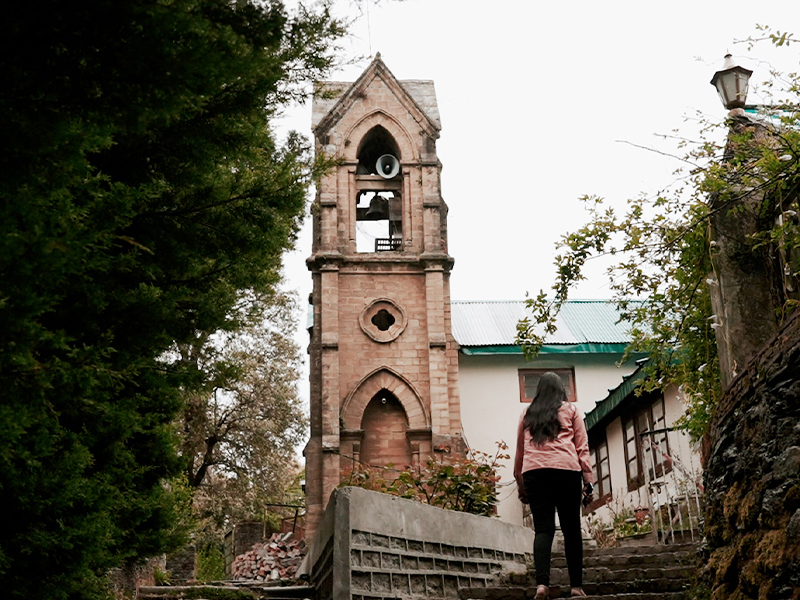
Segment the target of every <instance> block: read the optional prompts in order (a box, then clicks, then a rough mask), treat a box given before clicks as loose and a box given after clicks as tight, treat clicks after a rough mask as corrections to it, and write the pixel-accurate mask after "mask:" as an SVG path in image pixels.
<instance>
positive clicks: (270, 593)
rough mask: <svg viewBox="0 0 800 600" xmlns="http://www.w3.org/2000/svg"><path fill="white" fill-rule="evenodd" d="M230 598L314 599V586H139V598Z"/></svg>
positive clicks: (230, 584) (145, 599)
mask: <svg viewBox="0 0 800 600" xmlns="http://www.w3.org/2000/svg"><path fill="white" fill-rule="evenodd" d="M220 597H225V598H226V599H230V600H238V599H239V598H240V599H241V600H252V599H253V598H264V599H268V600H313V599H314V598H315V597H316V595H315V591H314V588H312V587H310V586H305V585H297V586H263V585H262V586H259V585H254V584H244V585H240V584H234V583H232V582H226V583H221V584H219V585H183V586H142V587H139V588H138V594H137V600H181V599H183V598H220Z"/></svg>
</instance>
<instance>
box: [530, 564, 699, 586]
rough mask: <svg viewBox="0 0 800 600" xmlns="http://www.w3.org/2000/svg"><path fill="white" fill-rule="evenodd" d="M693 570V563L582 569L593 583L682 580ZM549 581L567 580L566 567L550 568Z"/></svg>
mask: <svg viewBox="0 0 800 600" xmlns="http://www.w3.org/2000/svg"><path fill="white" fill-rule="evenodd" d="M694 572H695V567H694V565H687V566H683V565H680V566H669V565H667V566H658V567H645V568H632V569H609V568H607V567H589V568H584V569H583V579H584V581H591V582H594V583H609V582H613V581H620V582H622V581H637V580H643V579H677V580H684V579H686V578H688V577H691V576H692V575H693V574H694ZM550 581H552V582H553V583H554V584H556V583H558V584H566V583H568V582H569V573H568V572H567V569H566V568H563V569H551V570H550ZM528 583H529V585H533V583H534V582H533V575H532V574H531V575H529V578H528Z"/></svg>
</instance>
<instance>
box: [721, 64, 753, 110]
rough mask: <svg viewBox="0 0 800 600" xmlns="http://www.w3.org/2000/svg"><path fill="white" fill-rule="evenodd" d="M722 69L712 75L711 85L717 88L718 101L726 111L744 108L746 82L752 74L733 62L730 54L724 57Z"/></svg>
mask: <svg viewBox="0 0 800 600" xmlns="http://www.w3.org/2000/svg"><path fill="white" fill-rule="evenodd" d="M722 66H723V69H722V70H721V71H717V72H716V73H714V77H712V78H711V85H713V86H714V87H715V88H717V93H718V94H719V99H720V100H722V104H723V105H724V106H725V108H727V109H728V110H733V109H735V108H744V103H745V100H747V82H748V81H749V80H750V75H752V74H753V72H752V71H751V70H750V69H745V68H744V67H740V66H739V65H737V64H735V63H734V62H733V58H731V55H730V54H726V55H725V64H724V65H722Z"/></svg>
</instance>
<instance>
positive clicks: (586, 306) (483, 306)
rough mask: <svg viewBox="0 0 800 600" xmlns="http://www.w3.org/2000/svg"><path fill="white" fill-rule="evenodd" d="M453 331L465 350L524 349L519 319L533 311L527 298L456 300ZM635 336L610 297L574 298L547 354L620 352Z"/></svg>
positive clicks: (551, 337)
mask: <svg viewBox="0 0 800 600" xmlns="http://www.w3.org/2000/svg"><path fill="white" fill-rule="evenodd" d="M451 306H452V325H453V336H454V337H455V338H456V341H458V343H459V344H460V346H461V349H462V352H463V353H464V354H520V353H521V352H522V350H521V349H520V347H519V346H517V344H516V337H517V323H519V321H520V320H522V319H523V318H525V317H526V316H529V313H528V312H527V309H526V308H525V302H524V301H492V302H475V301H470V302H452V304H451ZM629 341H630V334H629V327H628V325H627V324H626V323H621V322H620V320H619V313H618V312H617V309H616V305H615V304H614V303H613V302H611V301H609V300H570V301H568V302H566V303H565V304H564V305H563V306H562V308H561V312H559V314H558V316H557V317H556V331H555V333H553V334H551V335H548V336H547V338H546V339H545V345H544V347H543V348H542V353H563V352H577V353H587V352H589V353H596V352H612V353H618V352H621V351H622V350H624V349H625V346H627V344H628V343H629Z"/></svg>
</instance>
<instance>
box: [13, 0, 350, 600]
mask: <svg viewBox="0 0 800 600" xmlns="http://www.w3.org/2000/svg"><path fill="white" fill-rule="evenodd" d="M1 23H2V24H0V33H2V37H3V39H4V41H5V43H6V47H7V48H8V51H7V52H4V53H3V54H2V56H0V70H1V71H2V72H3V74H4V85H3V86H2V89H0V108H1V109H2V110H0V132H2V134H1V135H2V137H3V144H2V149H1V150H0V168H1V169H2V172H3V177H2V179H0V273H2V281H3V284H2V288H0V385H2V388H3V402H2V405H0V426H2V429H3V433H4V435H3V438H2V441H0V494H2V497H3V504H4V527H3V528H2V529H0V588H2V589H3V593H4V594H5V595H6V597H9V598H26V599H35V598H48V599H55V600H59V599H63V598H93V597H102V596H103V595H105V593H106V592H105V591H104V589H103V576H104V573H105V572H106V571H107V570H108V569H109V568H110V567H113V566H116V565H120V564H122V563H123V562H127V561H136V560H138V559H140V558H142V557H146V556H151V555H155V554H158V553H162V552H164V551H166V550H169V549H171V548H175V547H177V546H178V545H180V544H182V543H183V542H184V541H185V536H186V531H185V530H182V528H179V527H176V526H175V524H176V523H178V522H180V515H179V511H180V510H182V508H181V506H180V503H179V502H177V500H178V499H177V498H176V494H175V489H174V487H173V486H171V485H168V484H167V482H169V481H170V478H171V477H173V476H174V475H175V474H176V473H178V472H179V470H180V468H181V462H180V460H179V457H178V455H177V453H176V450H175V449H176V438H175V433H174V429H173V419H174V417H175V416H176V415H177V414H178V412H179V410H180V408H181V405H182V401H183V393H184V391H185V390H186V389H191V388H194V387H195V386H196V385H198V382H202V380H203V378H204V376H205V373H203V372H201V371H199V370H197V369H193V368H192V367H191V365H190V364H186V363H182V362H179V361H177V362H170V361H168V360H164V356H165V353H166V352H167V351H168V350H169V349H170V348H173V347H174V346H175V345H176V344H178V345H179V344H184V343H190V342H191V341H192V340H194V339H195V337H196V336H197V335H198V333H197V332H211V331H216V330H227V331H232V330H235V329H236V328H237V327H238V326H239V324H240V322H241V321H242V314H241V312H240V311H238V310H237V305H238V303H239V302H240V301H241V299H242V296H243V294H244V291H245V290H250V292H249V293H253V294H262V293H265V292H268V291H269V290H271V289H272V287H273V286H274V285H275V283H276V282H277V281H278V279H279V268H280V257H281V253H282V252H283V251H284V250H285V249H286V248H288V247H290V246H291V244H292V242H293V240H294V237H295V235H296V232H297V229H298V226H299V220H300V218H301V215H302V213H303V208H304V204H305V195H306V189H307V185H308V183H309V182H310V181H311V178H312V177H313V175H314V173H315V170H316V169H317V167H318V166H319V165H315V164H313V163H312V161H311V160H310V159H309V158H308V156H309V152H308V151H309V147H308V145H307V144H306V143H304V142H303V141H302V140H301V139H300V138H298V137H297V136H293V137H291V138H290V139H289V141H288V142H287V144H286V146H284V147H278V145H277V144H276V143H275V141H274V139H273V137H272V134H271V130H270V126H269V125H270V118H271V116H272V115H274V114H275V113H276V112H278V111H279V110H280V108H281V107H282V106H283V105H284V104H285V103H286V102H287V101H288V100H290V99H292V98H296V97H299V96H301V95H302V94H303V92H304V90H303V85H304V84H305V83H306V82H310V81H311V80H313V79H316V78H317V77H318V76H320V75H321V74H323V73H324V72H325V71H326V69H327V68H328V67H329V66H330V65H331V62H332V56H333V54H332V52H333V48H332V42H333V41H335V40H336V38H337V37H338V36H339V35H340V34H341V28H340V26H339V24H338V23H337V22H336V21H334V20H332V19H331V18H330V16H329V14H328V11H327V8H326V7H324V6H323V7H322V8H321V9H320V11H318V12H316V13H312V12H308V11H305V10H303V11H301V12H300V13H299V14H298V15H297V16H291V15H289V14H287V13H286V11H285V10H284V8H283V6H282V5H281V4H280V3H279V2H266V3H254V2H247V1H240V2H227V1H223V0H171V1H156V0H132V1H130V2H122V3H119V2H110V1H105V0H101V1H91V2H89V1H86V0H77V1H75V2H70V3H68V4H67V3H58V2H48V1H45V2H43V3H41V2H40V3H33V4H32V3H25V2H20V3H14V4H12V5H10V6H9V7H7V11H6V12H5V14H4V18H3V19H2V22H1Z"/></svg>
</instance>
